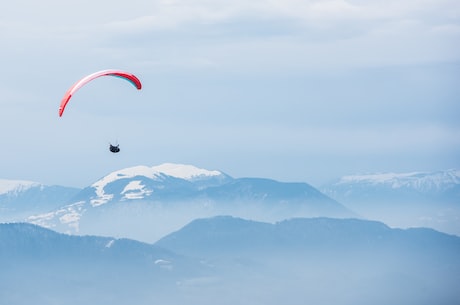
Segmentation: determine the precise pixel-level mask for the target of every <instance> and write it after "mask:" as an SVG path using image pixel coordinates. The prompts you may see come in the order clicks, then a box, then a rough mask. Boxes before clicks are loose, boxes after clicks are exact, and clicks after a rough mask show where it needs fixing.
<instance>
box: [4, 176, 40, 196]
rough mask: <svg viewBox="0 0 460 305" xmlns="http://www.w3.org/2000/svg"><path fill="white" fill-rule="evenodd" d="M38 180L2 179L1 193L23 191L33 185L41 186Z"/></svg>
mask: <svg viewBox="0 0 460 305" xmlns="http://www.w3.org/2000/svg"><path fill="white" fill-rule="evenodd" d="M40 185H41V184H40V183H38V182H33V181H27V180H6V179H0V195H2V194H6V193H10V192H22V191H25V190H27V189H29V188H31V187H36V186H40Z"/></svg>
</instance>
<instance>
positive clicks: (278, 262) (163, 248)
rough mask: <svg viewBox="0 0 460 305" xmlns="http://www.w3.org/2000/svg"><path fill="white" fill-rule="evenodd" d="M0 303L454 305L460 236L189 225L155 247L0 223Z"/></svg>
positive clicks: (306, 226) (328, 225)
mask: <svg viewBox="0 0 460 305" xmlns="http://www.w3.org/2000/svg"><path fill="white" fill-rule="evenodd" d="M0 249H1V251H0V268H1V270H2V272H1V273H0V282H1V283H2V289H1V290H0V303H1V304H13V305H16V304H17V305H20V304H31V303H33V304H66V305H73V304H81V303H92V304H112V305H118V304H128V303H129V304H140V305H143V304H152V303H161V304H166V305H172V304H184V303H191V304H204V305H207V304H216V303H217V304H242V305H245V304H251V305H252V304H265V305H271V304H281V303H282V304H288V305H290V304H292V305H296V304H306V303H314V304H318V305H323V304H337V305H348V304H354V305H360V304H376V305H380V304H382V305H383V304H404V305H415V304H417V305H424V304H427V305H428V304H445V305H451V304H452V305H454V304H458V301H459V300H460V294H459V292H458V289H457V286H458V283H459V282H460V261H459V259H458V257H459V254H460V237H457V236H453V235H447V234H444V233H440V232H437V231H434V230H431V229H423V228H419V229H405V230H402V229H392V228H390V227H388V226H386V225H385V224H383V223H380V222H376V221H366V220H358V219H332V218H324V217H320V218H295V219H290V220H284V221H281V222H276V223H267V222H258V221H251V220H246V219H241V218H235V217H230V216H217V217H212V218H201V219H196V220H194V221H192V222H190V223H188V224H187V225H185V226H184V227H182V228H180V229H179V230H177V231H175V232H173V233H171V234H168V235H166V236H164V237H163V238H161V239H159V240H158V241H157V242H156V243H154V244H147V243H142V242H138V241H134V240H129V239H117V238H112V237H98V236H75V235H66V234H62V233H57V232H54V231H51V230H49V229H45V228H42V227H39V226H36V225H33V224H28V223H12V224H0Z"/></svg>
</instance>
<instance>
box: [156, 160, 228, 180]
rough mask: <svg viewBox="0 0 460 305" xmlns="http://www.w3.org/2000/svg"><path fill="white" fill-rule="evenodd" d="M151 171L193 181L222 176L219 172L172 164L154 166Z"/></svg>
mask: <svg viewBox="0 0 460 305" xmlns="http://www.w3.org/2000/svg"><path fill="white" fill-rule="evenodd" d="M152 170H154V171H157V172H158V173H163V174H165V175H168V176H172V177H175V178H180V179H185V180H194V179H196V178H202V177H214V176H220V175H222V173H221V172H219V171H216V170H213V171H210V170H206V169H201V168H198V167H195V166H193V165H184V164H174V163H164V164H161V165H158V166H154V167H152Z"/></svg>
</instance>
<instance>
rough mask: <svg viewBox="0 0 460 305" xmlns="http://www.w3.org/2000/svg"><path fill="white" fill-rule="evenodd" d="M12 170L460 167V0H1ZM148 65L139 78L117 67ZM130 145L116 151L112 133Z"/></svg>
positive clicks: (10, 175)
mask: <svg viewBox="0 0 460 305" xmlns="http://www.w3.org/2000/svg"><path fill="white" fill-rule="evenodd" d="M0 41H2V48H1V51H0V54H1V57H0V63H1V67H2V70H3V73H2V74H1V76H0V78H1V79H0V80H1V81H0V109H1V110H0V130H1V133H0V139H1V144H0V145H1V146H0V147H1V150H0V151H1V152H0V178H2V179H21V180H32V181H37V182H40V183H44V184H48V185H65V186H75V187H85V186H88V185H90V184H92V183H93V182H95V181H96V180H98V179H99V178H101V177H102V176H104V175H106V174H108V173H110V172H112V171H115V170H118V169H122V168H126V167H131V166H137V165H147V166H154V165H158V164H162V163H166V162H172V163H182V164H191V165H195V166H197V167H200V168H205V169H208V170H221V171H223V172H225V173H227V174H229V175H230V176H232V177H235V178H239V177H265V178H272V179H276V180H279V181H286V182H292V181H295V182H307V183H310V184H312V185H314V186H320V185H321V184H323V183H326V182H328V181H330V180H333V179H335V178H338V177H341V176H344V175H350V174H364V173H381V172H412V171H436V170H444V169H451V168H460V120H459V117H460V51H459V50H460V2H459V1H457V0H407V1H400V0H385V1H384V0H366V1H364V0H353V1H350V0H331V1H329V0H304V1H299V0H253V1H242V0H232V1H230V0H228V1H227V0H213V1H209V0H160V1H159V0H132V1H113V0H110V1H109V0H97V1H95V0H91V1H90V0H82V1H78V2H71V3H70V2H68V1H57V0H43V1H39V2H37V1H32V0H16V1H3V2H1V3H0ZM112 68H114V69H122V70H125V71H128V72H131V73H134V74H135V75H137V76H138V77H139V79H140V80H141V82H142V84H143V89H142V90H140V91H137V90H135V89H134V88H133V87H132V86H131V85H130V84H129V83H128V82H124V81H123V80H121V79H118V78H112V77H102V78H99V79H96V80H94V81H93V82H91V83H90V84H88V85H86V86H85V87H83V88H81V89H80V91H78V92H77V93H76V94H75V95H74V96H73V97H72V99H71V101H70V102H69V104H68V106H67V108H66V111H65V113H64V115H63V117H61V118H60V117H59V116H58V108H59V104H60V101H61V98H62V97H63V95H64V93H65V92H66V91H67V89H68V88H69V87H70V86H71V85H72V84H73V83H75V82H76V81H77V80H79V79H80V78H82V77H83V76H85V75H87V74H90V73H93V72H95V71H99V70H103V69H112ZM109 142H112V143H118V144H120V148H121V152H120V153H119V154H111V153H110V152H109V151H108V143H109Z"/></svg>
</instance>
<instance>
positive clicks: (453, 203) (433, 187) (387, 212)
mask: <svg viewBox="0 0 460 305" xmlns="http://www.w3.org/2000/svg"><path fill="white" fill-rule="evenodd" d="M321 191H322V192H323V193H325V194H327V195H328V196H330V197H331V198H334V199H335V200H337V201H339V202H341V203H343V204H344V205H346V206H347V207H349V208H350V209H352V210H354V211H356V212H357V213H358V214H360V215H362V216H363V217H366V218H371V219H376V220H381V221H384V222H385V223H387V224H390V225H395V226H403V227H410V226H428V227H433V228H436V229H438V230H442V231H444V232H449V233H454V234H457V235H460V225H459V223H460V222H459V220H460V170H446V171H437V172H414V173H383V174H368V175H353V176H345V177H342V178H340V179H338V180H337V181H335V182H333V183H330V184H328V185H325V186H323V187H321Z"/></svg>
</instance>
